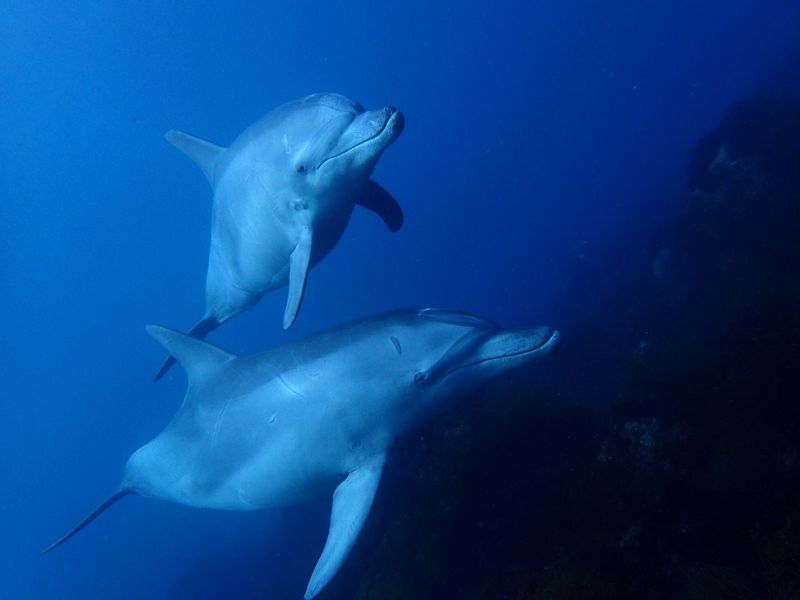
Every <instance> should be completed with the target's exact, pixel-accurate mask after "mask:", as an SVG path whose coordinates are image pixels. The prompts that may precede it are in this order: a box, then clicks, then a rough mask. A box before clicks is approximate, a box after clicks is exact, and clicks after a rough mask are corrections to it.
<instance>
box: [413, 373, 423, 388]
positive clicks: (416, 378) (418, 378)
mask: <svg viewBox="0 0 800 600" xmlns="http://www.w3.org/2000/svg"><path fill="white" fill-rule="evenodd" d="M423 381H425V373H423V372H422V371H420V372H419V373H417V374H416V375H414V383H416V384H417V385H419V384H420V383H422V382H423Z"/></svg>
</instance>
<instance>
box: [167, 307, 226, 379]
mask: <svg viewBox="0 0 800 600" xmlns="http://www.w3.org/2000/svg"><path fill="white" fill-rule="evenodd" d="M219 325H220V323H219V321H217V319H216V318H214V317H204V318H202V319H201V320H200V321H198V322H197V323H196V324H195V326H194V327H192V328H191V329H190V330H189V333H188V335H191V336H192V337H196V338H198V339H201V340H202V339H203V338H205V337H206V336H207V335H208V334H209V333H211V332H212V331H214V330H215V329H216V328H217V327H219ZM174 364H175V357H174V356H168V357H167V358H166V360H165V361H164V363H163V364H162V365H161V368H160V369H159V370H158V373H156V376H155V377H153V381H158V380H159V379H161V378H162V377H163V376H164V374H165V373H166V372H167V371H169V370H170V367H172V365H174Z"/></svg>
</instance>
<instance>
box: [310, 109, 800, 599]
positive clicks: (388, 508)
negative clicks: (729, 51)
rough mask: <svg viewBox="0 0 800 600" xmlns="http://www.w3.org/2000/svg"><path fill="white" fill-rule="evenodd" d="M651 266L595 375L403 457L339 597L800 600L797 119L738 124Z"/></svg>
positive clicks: (529, 387)
mask: <svg viewBox="0 0 800 600" xmlns="http://www.w3.org/2000/svg"><path fill="white" fill-rule="evenodd" d="M648 256H649V258H648V260H646V261H641V265H646V266H640V267H637V268H636V269H634V270H632V272H631V273H629V274H628V276H627V278H628V280H629V281H630V282H631V285H630V286H629V287H628V289H626V290H625V291H624V293H620V294H619V298H617V301H612V302H608V303H603V306H598V307H597V310H596V313H595V314H594V315H593V317H592V318H591V319H588V320H586V321H584V322H581V323H578V324H574V326H573V327H566V328H564V333H565V342H564V343H565V346H567V345H572V346H573V347H579V348H580V347H583V348H585V349H586V350H585V351H584V353H583V354H580V353H579V354H578V355H579V356H580V357H582V359H583V360H584V361H585V362H584V363H583V364H581V363H580V362H578V364H576V363H575V361H576V356H578V355H575V354H573V355H571V356H569V360H566V359H565V358H563V357H562V358H563V359H562V360H560V361H557V362H556V364H555V366H554V369H555V370H557V371H560V372H561V375H560V376H555V379H554V380H552V381H550V383H549V384H548V382H547V378H546V377H545V378H544V383H536V384H533V383H522V382H523V381H541V378H529V379H526V378H520V380H519V381H515V382H508V381H507V382H505V383H504V382H498V383H496V384H494V385H492V386H491V387H490V388H489V389H487V390H483V391H482V392H480V393H476V396H475V397H474V398H472V399H471V400H470V401H469V402H467V403H465V405H468V406H469V408H468V409H467V410H466V412H461V413H460V414H459V415H458V416H457V417H452V416H451V417H444V418H443V420H442V421H440V422H439V423H436V424H435V425H434V426H432V427H431V428H430V430H429V431H427V432H426V433H425V435H424V436H423V438H422V439H420V440H414V441H412V442H411V443H410V445H409V448H407V449H405V450H402V451H400V452H399V456H398V457H396V458H395V462H396V463H397V465H398V466H399V467H398V468H399V470H401V471H404V472H403V473H402V474H400V475H399V476H395V477H390V478H388V479H389V480H388V481H387V482H386V485H384V486H382V488H381V491H380V492H379V495H378V498H377V501H376V505H375V507H374V510H373V514H372V515H371V517H370V519H369V521H368V523H367V526H366V529H365V531H364V534H363V535H362V538H361V540H360V541H359V543H358V544H357V546H356V548H355V550H354V552H353V555H352V558H351V559H350V560H349V561H348V563H347V565H346V566H345V568H344V569H343V571H342V573H341V575H340V576H339V577H337V579H336V580H334V581H333V582H332V584H331V585H330V587H329V589H327V590H325V592H324V593H323V594H322V595H321V596H320V597H321V598H327V599H335V598H348V599H349V598H362V599H374V598H381V599H384V600H394V599H398V600H399V599H408V598H422V599H425V598H437V599H441V598H474V599H483V598H486V599H493V600H494V599H504V598H505V599H513V600H517V599H523V598H525V599H527V598H543V599H544V598H554V599H560V598H565V599H566V598H615V599H616V598H698V599H699V598H743V599H744V598H775V599H780V598H787V599H788V598H800V384H799V383H798V381H799V380H800V378H798V372H800V360H799V359H798V357H800V310H799V309H800V105H797V104H793V103H790V102H779V101H772V100H768V99H753V100H749V101H746V102H742V103H740V104H737V105H735V106H733V107H732V108H731V109H730V110H729V112H728V113H727V115H726V116H725V117H724V118H723V119H722V121H721V122H720V123H719V124H718V126H717V127H716V128H714V129H713V131H711V132H710V133H709V134H708V135H707V136H705V137H704V138H703V139H702V140H700V142H699V143H698V144H697V146H696V148H695V152H694V158H693V164H692V167H691V170H690V174H689V192H688V194H687V200H686V202H685V208H684V210H683V212H682V214H681V215H680V217H679V218H678V219H676V221H675V222H674V223H673V224H671V225H670V226H669V227H665V228H664V229H663V230H662V231H661V232H660V233H659V234H658V235H656V237H655V238H654V239H653V240H652V244H651V250H650V251H649V253H648ZM632 290H634V291H635V293H634V294H633V297H631V293H632ZM609 331H620V332H624V334H623V335H620V336H618V338H617V341H609V342H607V343H606V344H604V345H603V347H598V346H597V344H596V341H595V340H596V339H597V336H598V335H603V334H605V333H607V332H609ZM608 339H610V340H613V338H611V337H610V336H609V338H608ZM610 344H616V347H614V348H610V349H609V345H610ZM592 352H604V353H606V360H605V361H604V362H603V370H607V369H608V368H609V366H611V367H613V370H614V372H615V376H614V377H611V378H609V377H603V382H604V384H603V385H597V386H595V385H594V384H593V382H594V381H595V378H597V377H600V376H601V374H600V373H599V369H597V368H592V367H591V365H589V363H590V362H591V359H592V356H591V354H592ZM608 356H611V357H613V360H610V359H608V358H607V357H608ZM593 387H596V393H597V394H599V395H602V396H603V399H604V401H603V402H600V401H598V402H597V403H596V404H590V403H587V402H586V398H585V396H586V395H587V394H586V390H591V389H592V388H593ZM609 407H610V408H609ZM409 465H411V466H409Z"/></svg>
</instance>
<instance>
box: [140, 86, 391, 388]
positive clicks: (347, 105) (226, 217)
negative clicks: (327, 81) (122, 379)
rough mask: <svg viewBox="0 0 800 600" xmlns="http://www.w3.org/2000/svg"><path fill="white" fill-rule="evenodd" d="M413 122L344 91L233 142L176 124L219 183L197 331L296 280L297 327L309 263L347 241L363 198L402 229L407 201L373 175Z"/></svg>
mask: <svg viewBox="0 0 800 600" xmlns="http://www.w3.org/2000/svg"><path fill="white" fill-rule="evenodd" d="M403 124H404V119H403V115H402V114H401V113H400V112H399V111H397V110H396V109H394V108H393V107H390V106H389V107H386V108H383V109H380V110H373V111H364V109H363V108H362V107H361V106H360V105H359V104H357V103H356V102H353V101H352V100H349V99H348V98H345V97H344V96H340V95H337V94H314V95H311V96H306V97H305V98H301V99H299V100H295V101H293V102H289V103H287V104H284V105H283V106H281V107H279V108H276V109H275V110H273V111H271V112H270V113H268V114H267V115H266V116H264V117H263V118H262V119H261V120H259V121H257V122H256V123H254V124H253V125H251V126H250V127H249V128H247V129H246V130H245V131H244V132H243V133H242V134H241V135H240V136H239V137H238V138H237V139H236V141H234V143H233V144H232V145H231V146H230V148H222V147H220V146H217V145H215V144H212V143H211V142H207V141H205V140H201V139H199V138H196V137H193V136H191V135H188V134H186V133H182V132H179V131H170V132H168V133H167V136H166V137H167V140H168V141H169V142H170V143H172V144H173V145H175V146H176V147H177V148H179V149H180V150H182V151H183V152H184V153H185V154H186V155H187V156H188V157H189V158H191V159H192V160H193V161H194V162H195V163H197V165H198V166H199V167H200V169H201V170H202V171H203V173H204V174H205V176H206V178H207V179H208V181H209V183H210V184H211V187H212V188H213V191H214V199H213V208H212V222H211V249H210V253H209V259H208V274H207V276H206V313H205V315H204V316H203V318H202V319H201V320H200V321H199V322H198V323H196V324H195V326H194V327H193V328H192V329H191V330H190V331H189V334H190V335H193V336H195V337H199V338H203V337H205V336H206V335H207V334H208V333H209V332H211V331H213V330H214V329H216V328H217V327H218V326H219V325H220V324H221V323H224V322H225V321H227V320H228V319H230V318H231V317H233V316H235V315H237V314H239V313H240V312H242V311H243V310H245V309H247V308H249V307H251V306H253V305H254V304H256V303H257V302H258V301H259V300H260V299H261V297H262V296H263V295H264V294H265V293H267V292H268V291H270V290H274V289H276V288H279V287H283V286H284V285H287V284H288V285H289V296H288V299H287V302H286V310H285V312H284V316H283V326H284V328H288V327H290V326H291V325H292V323H293V322H294V320H295V318H296V317H297V312H298V310H299V309H300V303H301V302H302V299H303V293H304V291H305V285H306V277H307V275H308V271H309V269H311V268H312V267H313V266H314V265H315V264H317V263H318V262H319V261H320V260H322V258H324V257H325V256H326V255H327V254H328V252H330V251H331V249H332V248H333V247H334V246H335V245H336V243H337V242H338V241H339V238H341V236H342V234H343V233H344V230H345V228H346V227H347V223H348V221H349V219H350V215H351V213H352V211H353V207H354V206H355V205H356V204H360V205H361V206H364V207H366V208H368V209H370V210H372V211H374V212H375V213H377V214H378V215H379V216H380V217H381V218H382V219H383V220H384V222H385V223H386V225H387V226H388V227H389V229H390V230H391V231H397V230H399V229H400V227H401V225H402V223H403V212H402V210H401V209H400V206H399V205H398V204H397V202H396V201H395V200H394V198H392V196H391V195H390V194H389V192H387V191H386V190H385V189H383V188H382V187H381V186H380V185H378V184H377V183H375V182H374V181H372V180H371V179H370V175H371V173H372V170H373V168H374V167H375V164H376V163H377V161H378V159H379V158H380V156H381V154H382V153H383V151H384V150H386V148H388V147H389V145H391V144H392V142H394V140H396V139H397V136H399V135H400V133H401V132H402V130H403ZM173 363H174V360H173V359H172V358H169V359H167V361H166V362H165V363H164V365H163V366H162V367H161V369H160V370H159V372H158V374H157V375H156V379H159V378H160V377H161V376H162V375H163V374H164V373H165V372H166V371H167V369H169V367H170V366H171V365H172V364H173Z"/></svg>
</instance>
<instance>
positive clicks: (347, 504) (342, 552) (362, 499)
mask: <svg viewBox="0 0 800 600" xmlns="http://www.w3.org/2000/svg"><path fill="white" fill-rule="evenodd" d="M385 459H386V457H385V456H384V455H382V454H381V455H379V456H375V457H373V458H372V459H370V460H369V461H368V462H367V463H365V464H363V465H361V466H360V467H358V468H357V469H356V470H355V471H353V472H352V473H350V475H348V476H347V479H345V480H344V481H343V482H342V483H340V484H339V486H338V487H337V488H336V491H335V492H334V493H333V506H332V507H331V526H330V529H329V530H328V539H327V540H326V541H325V548H323V550H322V556H320V557H319V560H318V561H317V566H316V567H314V572H313V573H312V574H311V579H310V580H309V582H308V587H307V588H306V594H305V600H310V598H313V597H314V596H316V595H317V594H318V593H319V591H320V590H321V589H322V588H323V587H325V586H326V585H327V583H328V582H329V581H330V580H331V579H332V578H333V576H334V575H336V573H337V572H338V571H339V568H340V567H341V566H342V563H344V561H345V559H346V558H347V555H348V554H350V550H351V549H352V548H353V544H355V542H356V540H357V539H358V535H359V534H360V533H361V529H362V527H364V522H365V521H366V520H367V515H368V514H369V509H370V508H371V507H372V501H373V500H374V499H375V492H376V491H377V490H378V483H379V482H380V480H381V471H382V470H383V463H384V461H385Z"/></svg>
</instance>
